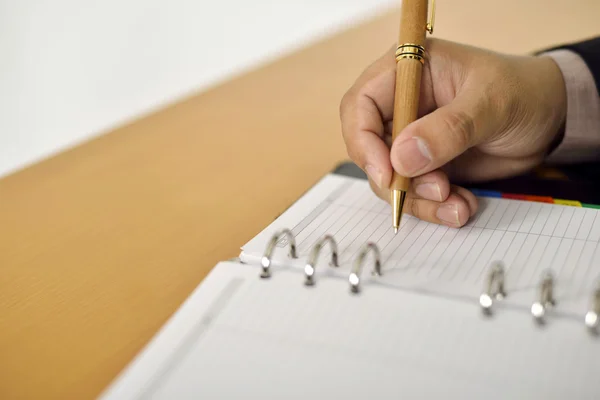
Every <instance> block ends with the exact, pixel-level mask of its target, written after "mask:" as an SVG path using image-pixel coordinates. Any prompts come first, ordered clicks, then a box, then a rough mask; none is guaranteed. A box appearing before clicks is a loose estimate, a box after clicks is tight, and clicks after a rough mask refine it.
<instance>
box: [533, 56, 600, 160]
mask: <svg viewBox="0 0 600 400" xmlns="http://www.w3.org/2000/svg"><path fill="white" fill-rule="evenodd" d="M542 55H545V56H549V57H551V58H552V59H553V60H554V61H555V62H556V64H557V65H558V67H559V69H560V70H561V72H562V75H563V78H564V81H565V85H566V93H567V116H566V122H565V132H564V137H563V139H562V142H561V143H560V144H559V145H558V146H557V147H556V148H555V149H554V150H553V151H552V152H551V153H550V155H549V156H548V157H547V159H546V161H547V162H549V163H554V164H561V163H562V164H565V163H582V162H590V161H600V97H599V96H598V91H597V89H596V85H595V80H594V77H593V75H592V73H591V72H590V70H589V68H588V66H587V64H586V63H585V61H584V60H583V59H582V58H581V57H580V56H579V55H578V54H577V53H575V52H572V51H570V50H566V49H558V50H552V51H548V52H546V53H542Z"/></svg>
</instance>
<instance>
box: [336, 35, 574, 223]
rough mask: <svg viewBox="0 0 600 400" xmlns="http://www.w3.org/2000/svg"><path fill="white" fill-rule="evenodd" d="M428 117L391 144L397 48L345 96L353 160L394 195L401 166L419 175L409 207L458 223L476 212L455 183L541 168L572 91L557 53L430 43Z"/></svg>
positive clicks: (384, 194) (425, 94) (382, 192)
mask: <svg viewBox="0 0 600 400" xmlns="http://www.w3.org/2000/svg"><path fill="white" fill-rule="evenodd" d="M425 48H426V50H427V55H426V61H425V65H424V69H423V74H422V76H423V77H422V82H421V92H420V102H419V119H417V120H416V121H415V122H413V123H411V124H409V125H408V126H407V127H406V128H405V129H404V130H403V131H402V132H401V133H400V134H399V136H398V137H397V139H396V140H395V141H394V143H393V144H392V143H391V128H392V119H393V115H392V114H393V108H394V90H395V80H396V75H395V68H396V60H395V55H394V54H395V49H396V48H395V47H394V48H392V49H390V50H389V51H388V52H387V53H386V54H384V55H383V56H382V57H381V58H380V59H378V60H377V61H375V63H373V64H372V65H371V66H369V67H368V68H367V69H366V70H365V71H364V72H363V74H361V76H360V77H359V78H358V79H357V81H356V82H355V83H354V85H353V86H352V87H351V88H350V89H349V90H348V92H347V93H346V94H345V95H344V97H343V99H342V102H341V105H340V117H341V122H342V133H343V136H344V141H345V143H346V148H347V151H348V154H349V156H350V158H351V159H352V160H353V161H354V162H355V163H356V164H357V165H358V166H359V167H360V168H362V169H363V170H364V171H365V172H366V173H367V175H368V176H369V182H370V184H371V188H372V189H373V191H374V192H375V193H376V194H377V195H378V196H379V197H381V198H382V199H385V200H386V201H389V198H390V197H389V196H390V195H389V185H390V181H391V178H392V169H393V170H395V171H396V172H398V173H399V174H401V175H403V176H407V177H412V178H413V179H412V185H411V190H410V191H409V193H408V195H407V199H406V203H405V208H404V211H405V212H406V213H408V214H412V215H414V216H415V217H417V218H420V219H423V220H426V221H429V222H435V223H440V224H444V225H448V226H452V227H459V226H462V225H464V224H465V223H466V222H467V221H468V219H469V217H470V216H472V215H473V214H474V213H475V212H476V210H477V200H476V198H475V196H474V195H473V194H472V193H471V192H469V191H468V190H466V189H464V188H463V187H460V186H457V185H455V184H451V183H450V181H449V179H451V180H452V181H454V182H459V183H460V182H481V181H485V180H492V179H499V178H504V177H509V176H514V175H517V174H520V173H523V172H525V171H527V170H530V169H532V168H534V167H535V166H537V165H539V164H540V163H541V162H542V161H543V160H544V158H545V156H546V155H547V153H548V151H549V149H550V148H551V146H552V144H553V141H554V140H555V138H557V136H558V135H559V133H560V132H561V130H562V129H563V125H564V121H565V117H566V107H567V100H566V92H565V84H564V81H563V78H562V74H561V72H560V70H559V69H558V66H557V65H556V64H555V62H554V61H553V60H552V59H551V58H549V57H535V56H511V55H503V54H498V53H494V52H490V51H487V50H483V49H478V48H474V47H469V46H464V45H460V44H457V43H452V42H447V41H443V40H439V39H430V40H428V41H427V44H426V46H425Z"/></svg>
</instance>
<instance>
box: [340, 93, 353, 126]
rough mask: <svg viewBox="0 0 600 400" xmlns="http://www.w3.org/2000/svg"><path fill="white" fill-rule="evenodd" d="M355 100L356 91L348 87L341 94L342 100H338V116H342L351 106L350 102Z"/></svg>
mask: <svg viewBox="0 0 600 400" xmlns="http://www.w3.org/2000/svg"><path fill="white" fill-rule="evenodd" d="M355 101H356V93H355V90H354V89H349V90H348V91H347V92H346V93H344V95H343V96H342V100H341V101H340V107H339V113H340V118H342V119H343V118H344V115H345V114H346V112H347V111H348V110H349V109H350V108H351V106H352V104H353V103H354V102H355Z"/></svg>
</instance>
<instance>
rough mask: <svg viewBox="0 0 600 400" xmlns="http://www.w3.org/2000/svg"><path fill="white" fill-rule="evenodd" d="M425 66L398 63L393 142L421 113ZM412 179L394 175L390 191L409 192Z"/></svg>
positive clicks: (417, 61)
mask: <svg viewBox="0 0 600 400" xmlns="http://www.w3.org/2000/svg"><path fill="white" fill-rule="evenodd" d="M422 71H423V64H421V62H420V61H419V60H414V59H402V60H400V61H398V66H397V70H396V97H395V100H394V121H393V123H392V140H393V141H395V140H396V138H397V137H398V135H399V134H400V132H402V130H403V129H404V128H406V126H407V125H408V124H410V123H411V122H413V121H415V120H416V119H417V116H418V112H419V98H420V96H419V94H420V91H421V85H419V84H418V83H420V82H421V74H422ZM409 183H410V179H409V178H406V177H403V176H400V175H398V174H397V173H394V174H393V176H392V182H391V186H390V189H392V190H408V185H409Z"/></svg>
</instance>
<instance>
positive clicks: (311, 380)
mask: <svg viewBox="0 0 600 400" xmlns="http://www.w3.org/2000/svg"><path fill="white" fill-rule="evenodd" d="M255 272H256V271H255V268H248V266H243V265H240V264H234V263H222V264H221V265H219V266H218V267H217V268H216V269H215V270H214V271H213V272H212V273H211V276H209V278H208V279H207V281H205V283H203V285H202V286H201V287H200V288H199V290H198V291H197V292H198V293H195V294H194V295H193V296H192V297H191V298H190V299H189V300H188V301H187V302H186V305H185V306H184V309H183V310H181V311H180V312H178V314H177V315H176V317H175V318H174V320H172V321H170V322H169V324H168V325H167V326H166V328H165V329H164V330H163V332H162V333H161V335H159V336H158V337H157V338H155V339H154V340H153V343H152V344H151V345H150V346H149V348H147V349H146V350H145V353H144V354H143V355H142V358H144V359H145V360H146V362H137V363H135V364H134V366H133V367H132V368H131V369H129V370H128V371H126V372H125V373H124V374H123V375H122V376H121V377H120V378H119V379H118V380H117V382H116V383H115V384H114V385H113V387H112V388H110V390H109V391H108V392H107V393H106V395H105V397H103V398H104V399H105V400H106V399H115V398H128V399H188V398H189V399H191V398H195V399H197V398H248V396H250V397H251V398H264V399H281V398H285V399H305V398H349V399H354V398H356V399H359V398H360V399H363V398H381V399H388V398H390V399H392V398H393V399H397V398H399V397H401V398H486V399H507V398H511V399H512V398H557V399H558V398H561V399H563V398H577V399H588V398H589V399H591V398H597V394H598V393H600V380H598V379H597V376H596V375H597V371H598V370H600V358H599V357H597V354H598V350H599V346H600V344H599V343H600V342H599V341H598V340H597V339H596V338H592V337H590V336H589V335H587V334H586V332H585V331H584V330H583V329H582V327H581V326H580V325H578V324H574V323H571V322H569V321H566V320H557V321H553V322H552V323H551V324H549V325H548V326H546V327H544V328H541V329H540V328H538V327H536V326H535V325H534V324H532V322H531V320H530V319H529V318H527V317H526V316H524V315H523V314H522V313H519V312H515V311H512V310H502V312H499V313H498V314H497V315H496V316H495V318H492V319H489V320H484V318H483V317H482V316H481V314H480V313H479V310H478V309H477V307H474V306H472V305H471V304H469V303H465V302H462V301H452V300H445V299H441V298H437V297H431V296H425V295H419V294H411V293H409V292H405V291H401V290H397V289H388V288H384V287H380V286H371V287H369V288H365V290H364V291H363V292H362V293H360V294H358V295H354V294H351V293H349V291H348V286H347V283H346V282H345V281H344V280H342V279H339V278H327V279H322V280H321V281H319V283H318V284H317V286H314V287H306V286H304V285H303V284H302V275H301V274H300V273H299V271H277V272H276V273H274V275H273V276H272V278H271V279H269V280H261V279H259V278H257V276H256V274H255ZM217 286H218V287H220V288H221V290H220V291H219V292H218V293H217V291H216V290H215V287H217ZM204 289H207V290H208V289H210V290H211V292H212V293H213V296H212V297H211V298H210V299H208V298H206V296H205V298H204V299H203V300H201V301H203V302H202V303H200V300H199V301H196V299H199V295H200V294H202V291H203V290H204ZM207 300H209V301H207ZM207 304H209V306H208V307H207V306H206V305H207ZM171 331H177V334H176V335H173V334H172V332H171ZM174 336H179V337H180V340H177V341H174V340H173V337H174Z"/></svg>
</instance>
